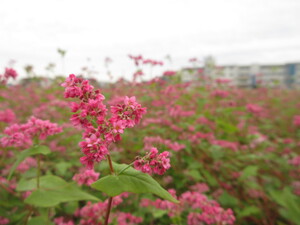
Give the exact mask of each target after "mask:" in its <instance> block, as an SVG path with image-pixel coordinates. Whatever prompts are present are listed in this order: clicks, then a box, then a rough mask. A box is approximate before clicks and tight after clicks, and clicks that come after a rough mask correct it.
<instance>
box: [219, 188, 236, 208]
mask: <svg viewBox="0 0 300 225" xmlns="http://www.w3.org/2000/svg"><path fill="white" fill-rule="evenodd" d="M218 201H219V202H220V203H221V205H222V206H226V207H234V206H236V205H237V204H238V202H239V200H238V199H237V198H236V197H234V196H232V195H230V194H228V192H226V191H225V192H224V193H223V194H222V195H221V196H220V197H219V198H218Z"/></svg>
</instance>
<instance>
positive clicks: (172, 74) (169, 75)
mask: <svg viewBox="0 0 300 225" xmlns="http://www.w3.org/2000/svg"><path fill="white" fill-rule="evenodd" d="M176 73H177V72H176V71H172V70H168V71H165V72H164V73H163V76H166V77H171V76H174V75H175V74H176Z"/></svg>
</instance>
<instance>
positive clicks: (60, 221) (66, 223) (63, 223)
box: [54, 216, 74, 225]
mask: <svg viewBox="0 0 300 225" xmlns="http://www.w3.org/2000/svg"><path fill="white" fill-rule="evenodd" d="M54 223H55V224H56V225H74V222H73V221H72V220H70V219H66V218H64V217H63V216H61V217H57V218H55V219H54Z"/></svg>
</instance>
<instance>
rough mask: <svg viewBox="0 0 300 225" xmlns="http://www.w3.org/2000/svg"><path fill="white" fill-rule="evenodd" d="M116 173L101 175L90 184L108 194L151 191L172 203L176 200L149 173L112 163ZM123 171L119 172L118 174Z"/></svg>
mask: <svg viewBox="0 0 300 225" xmlns="http://www.w3.org/2000/svg"><path fill="white" fill-rule="evenodd" d="M113 167H114V170H115V173H116V175H107V176H105V177H102V178H101V179H99V180H98V181H96V182H95V183H93V184H92V185H91V186H92V187H93V188H95V189H97V190H99V191H102V192H104V193H106V194H107V195H109V196H117V195H119V194H121V193H123V192H132V193H136V194H141V193H152V194H155V195H157V196H159V197H161V198H163V199H166V200H169V201H171V202H174V203H178V201H177V200H176V199H175V198H173V196H172V195H171V194H170V193H169V192H167V191H166V190H165V189H163V188H162V187H161V186H160V185H159V183H157V182H156V181H155V180H154V179H153V178H152V177H151V176H150V175H148V174H145V173H142V172H140V171H138V170H135V169H133V168H132V167H129V168H127V169H126V170H124V169H125V168H126V167H128V165H126V164H117V163H114V164H113ZM121 171H123V172H122V173H121V174H119V175H118V173H120V172H121Z"/></svg>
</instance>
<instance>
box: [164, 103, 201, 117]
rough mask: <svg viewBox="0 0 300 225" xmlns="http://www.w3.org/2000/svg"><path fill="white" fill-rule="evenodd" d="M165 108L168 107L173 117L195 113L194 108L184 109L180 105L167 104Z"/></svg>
mask: <svg viewBox="0 0 300 225" xmlns="http://www.w3.org/2000/svg"><path fill="white" fill-rule="evenodd" d="M167 108H168V112H169V115H170V116H171V117H175V118H178V117H189V116H193V115H195V114H196V112H195V111H194V110H190V111H184V110H183V109H182V106H181V105H175V106H169V107H167Z"/></svg>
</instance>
